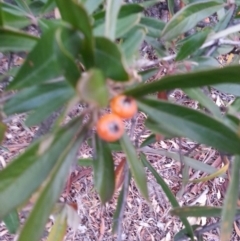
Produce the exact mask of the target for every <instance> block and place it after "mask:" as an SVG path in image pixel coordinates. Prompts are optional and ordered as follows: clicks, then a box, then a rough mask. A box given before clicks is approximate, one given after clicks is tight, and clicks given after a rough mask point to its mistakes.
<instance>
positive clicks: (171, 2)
mask: <svg viewBox="0 0 240 241" xmlns="http://www.w3.org/2000/svg"><path fill="white" fill-rule="evenodd" d="M167 5H168V9H169V13H170V15H171V16H173V15H174V5H175V1H174V0H168V1H167Z"/></svg>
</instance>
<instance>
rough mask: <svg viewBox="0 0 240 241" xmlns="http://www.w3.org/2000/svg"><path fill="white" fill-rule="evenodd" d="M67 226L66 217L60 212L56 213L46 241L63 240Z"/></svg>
mask: <svg viewBox="0 0 240 241" xmlns="http://www.w3.org/2000/svg"><path fill="white" fill-rule="evenodd" d="M67 228H68V226H67V218H66V217H65V216H63V215H61V214H60V215H58V216H57V218H56V219H55V221H54V224H53V227H52V228H51V231H50V233H49V236H48V238H47V241H63V240H64V237H65V235H66V232H67Z"/></svg>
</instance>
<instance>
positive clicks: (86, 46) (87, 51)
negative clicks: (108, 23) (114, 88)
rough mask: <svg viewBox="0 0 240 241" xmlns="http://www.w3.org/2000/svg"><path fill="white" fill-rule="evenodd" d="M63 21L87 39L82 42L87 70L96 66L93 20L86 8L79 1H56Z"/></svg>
mask: <svg viewBox="0 0 240 241" xmlns="http://www.w3.org/2000/svg"><path fill="white" fill-rule="evenodd" d="M56 3H57V5H58V8H59V10H60V13H61V16H62V19H63V20H65V21H67V22H69V23H70V24H71V25H72V26H73V27H75V28H76V29H78V30H80V31H81V32H82V33H83V34H84V36H85V38H84V40H83V42H82V48H81V54H82V55H83V60H84V64H85V65H86V67H87V68H90V67H92V66H94V54H93V46H94V43H93V35H92V26H91V20H90V18H89V16H88V14H87V12H86V10H85V8H84V7H83V6H82V5H81V4H79V3H77V1H73V0H69V1H65V0H56Z"/></svg>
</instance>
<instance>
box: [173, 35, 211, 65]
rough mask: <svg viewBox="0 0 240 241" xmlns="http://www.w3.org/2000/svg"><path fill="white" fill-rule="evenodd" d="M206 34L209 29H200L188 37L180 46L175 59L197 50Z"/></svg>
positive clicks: (183, 57)
mask: <svg viewBox="0 0 240 241" xmlns="http://www.w3.org/2000/svg"><path fill="white" fill-rule="evenodd" d="M208 34H209V31H200V32H198V33H196V34H194V35H192V36H191V37H190V38H188V39H187V40H186V42H184V44H183V45H182V47H181V48H180V50H179V52H178V54H177V57H176V61H180V60H183V59H185V58H186V57H188V56H189V55H191V54H193V53H194V52H195V51H197V50H198V49H199V48H200V47H201V46H202V45H203V43H204V42H205V40H206V38H207V36H208Z"/></svg>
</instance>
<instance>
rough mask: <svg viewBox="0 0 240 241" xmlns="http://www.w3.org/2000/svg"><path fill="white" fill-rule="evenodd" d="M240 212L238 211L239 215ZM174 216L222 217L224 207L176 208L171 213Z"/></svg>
mask: <svg viewBox="0 0 240 241" xmlns="http://www.w3.org/2000/svg"><path fill="white" fill-rule="evenodd" d="M239 212H240V210H238V213H239ZM170 213H171V214H172V215H176V216H179V217H220V216H221V213H222V207H220V208H219V207H210V206H209V207H208V206H189V207H180V208H174V209H172V210H171V211H170Z"/></svg>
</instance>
